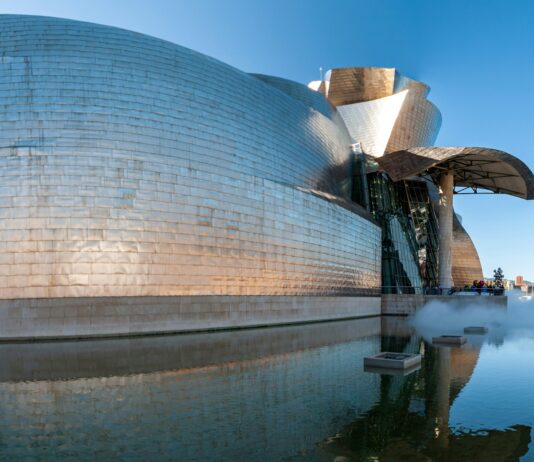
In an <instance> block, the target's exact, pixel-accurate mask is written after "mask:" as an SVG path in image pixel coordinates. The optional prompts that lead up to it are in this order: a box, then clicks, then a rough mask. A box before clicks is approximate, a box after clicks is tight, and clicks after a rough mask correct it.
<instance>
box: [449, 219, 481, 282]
mask: <svg viewBox="0 0 534 462" xmlns="http://www.w3.org/2000/svg"><path fill="white" fill-rule="evenodd" d="M452 279H453V281H454V286H455V287H463V286H464V285H465V284H468V285H469V286H471V284H472V283H473V281H475V280H476V281H480V280H482V279H483V275H482V266H481V264H480V258H479V256H478V252H477V249H476V248H475V246H474V244H473V241H472V240H471V237H470V236H469V234H468V233H467V231H466V230H465V229H464V227H463V226H462V224H461V223H460V220H458V218H457V217H456V216H455V217H454V226H453V241H452Z"/></svg>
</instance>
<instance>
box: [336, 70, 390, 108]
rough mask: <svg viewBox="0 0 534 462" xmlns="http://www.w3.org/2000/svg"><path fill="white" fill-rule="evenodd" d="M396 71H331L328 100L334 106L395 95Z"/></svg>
mask: <svg viewBox="0 0 534 462" xmlns="http://www.w3.org/2000/svg"><path fill="white" fill-rule="evenodd" d="M394 86H395V69H393V68H382V67H345V68H337V69H332V70H331V71H330V85H329V88H328V100H329V101H330V102H331V103H332V104H333V105H334V106H342V105H345V104H352V103H360V102H362V101H371V100H375V99H379V98H384V97H386V96H391V95H392V94H393V89H394Z"/></svg>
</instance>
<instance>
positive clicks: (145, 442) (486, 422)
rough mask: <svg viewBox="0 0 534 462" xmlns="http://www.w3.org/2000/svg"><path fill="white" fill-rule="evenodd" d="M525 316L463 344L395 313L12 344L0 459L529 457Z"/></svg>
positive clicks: (533, 373) (531, 340) (530, 379)
mask: <svg viewBox="0 0 534 462" xmlns="http://www.w3.org/2000/svg"><path fill="white" fill-rule="evenodd" d="M516 309H517V310H519V311H514V310H516ZM529 309H532V311H531V312H530V311H529ZM436 312H437V311H436ZM514 313H516V314H517V313H519V314H520V316H522V317H523V318H522V319H523V320H522V322H520V323H517V322H516V323H514V322H508V320H510V319H517V316H515V315H514ZM530 313H534V305H532V306H530V305H528V304H526V305H522V306H520V307H519V308H516V307H515V305H514V306H511V307H510V309H509V310H508V314H502V313H501V314H500V315H499V316H501V318H500V319H499V322H497V321H494V324H495V325H494V326H493V327H490V333H489V334H488V335H486V336H470V337H469V342H468V344H466V345H464V346H463V347H461V348H448V347H434V346H432V344H431V337H429V335H428V333H427V332H425V331H424V329H421V328H420V327H418V328H417V329H415V328H414V327H412V323H410V322H408V321H407V320H405V319H403V318H394V317H388V318H368V319H362V320H354V321H339V322H329V323H321V324H312V325H302V326H291V327H278V328H269V329H251V330H242V331H232V332H219V333H206V334H191V335H176V336H162V337H145V338H130V339H126V338H122V339H115V340H91V341H78V342H73V341H70V342H43V343H28V344H22V343H19V344H1V345H0V410H1V412H0V460H50V461H52V460H54V461H57V460H59V461H61V460H73V461H74V460H76V461H83V460H129V461H130V460H133V461H136V460H143V461H146V460H187V461H194V460H198V461H207V460H216V461H225V460H228V461H235V460H246V461H256V460H257V461H267V460H268V461H270V460H273V461H276V460H288V461H300V460H314V461H336V462H344V461H350V460H354V461H397V460H407V461H419V460H421V461H479V460H480V461H501V460H502V461H514V460H522V461H527V460H531V461H534V445H533V444H532V443H531V427H532V426H533V424H534V386H533V385H534V315H532V320H531V321H529V319H531V317H530ZM441 315H442V314H441ZM441 315H440V316H441ZM503 316H504V318H503ZM452 318H453V316H451V319H452ZM490 321H491V319H485V320H484V322H487V323H488V325H490V324H491V322H490ZM415 325H417V323H415ZM531 326H532V328H531ZM454 327H456V328H458V326H449V327H447V329H448V330H454ZM451 333H455V332H451ZM380 351H398V352H401V351H403V352H421V353H423V354H424V359H423V364H422V367H421V369H420V370H418V371H416V372H414V373H412V374H410V375H407V376H402V375H381V374H377V373H371V372H365V371H364V370H363V358H364V357H365V356H367V355H371V354H374V353H378V352H380Z"/></svg>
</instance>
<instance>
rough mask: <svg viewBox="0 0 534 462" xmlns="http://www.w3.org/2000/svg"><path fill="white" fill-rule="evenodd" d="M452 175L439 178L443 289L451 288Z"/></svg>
mask: <svg viewBox="0 0 534 462" xmlns="http://www.w3.org/2000/svg"><path fill="white" fill-rule="evenodd" d="M453 191H454V175H453V173H452V172H446V173H443V174H442V175H441V176H440V178H439V210H438V220H439V285H440V287H442V288H443V289H448V288H450V287H452V286H453V282H452V223H453V213H454V212H453V209H452V197H453Z"/></svg>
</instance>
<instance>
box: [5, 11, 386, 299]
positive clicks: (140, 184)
mask: <svg viewBox="0 0 534 462" xmlns="http://www.w3.org/2000/svg"><path fill="white" fill-rule="evenodd" d="M0 32H1V34H2V40H1V42H0V177H1V183H0V217H1V221H0V246H1V250H0V298H4V299H6V298H39V297H78V296H89V297H93V296H126V295H199V294H207V295H212V294H217V295H262V294H269V295H288V294H307V295H320V294H359V293H369V292H371V291H372V290H373V289H374V288H376V287H378V286H379V285H380V255H381V250H380V229H379V228H378V227H377V226H376V225H375V224H373V223H372V222H371V221H369V220H367V219H365V218H364V217H362V216H360V215H358V214H356V213H352V212H351V211H349V210H347V209H345V208H342V207H340V206H338V205H336V204H335V203H333V202H331V201H327V200H325V199H324V198H321V197H319V196H318V195H314V194H310V193H307V192H306V191H305V190H304V189H310V190H312V189H313V190H319V191H323V192H325V193H328V194H334V195H336V194H337V195H341V194H342V191H341V189H340V186H339V185H340V184H342V183H343V181H344V180H346V178H347V177H348V176H349V175H350V168H349V166H350V160H351V157H350V156H351V152H350V149H349V143H350V139H349V136H348V134H347V132H346V130H345V128H344V127H343V126H342V125H340V124H338V123H336V122H335V121H332V120H331V119H330V118H328V117H326V116H325V115H323V114H322V113H320V112H318V111H316V110H313V109H311V108H310V107H307V106H305V105H304V104H303V103H301V102H297V101H296V100H295V99H293V98H292V97H290V96H288V95H286V94H284V93H283V92H281V91H279V90H277V89H276V88H273V87H271V86H269V85H266V84H264V83H263V82H261V81H260V80H258V79H257V78H255V77H252V76H250V75H248V74H246V73H243V72H241V71H239V70H236V69H234V68H232V67H230V66H228V65H226V64H223V63H221V62H219V61H217V60H215V59H212V58H209V57H206V56H203V55H201V54H199V53H196V52H194V51H191V50H188V49H186V48H182V47H180V46H177V45H174V44H172V43H169V42H165V41H163V40H158V39H155V38H151V37H147V36H144V35H141V34H137V33H134V32H129V31H124V30H120V29H115V28H111V27H106V26H99V25H95V24H89V23H82V22H76V21H70V20H63V19H54V18H44V17H32V16H0Z"/></svg>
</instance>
